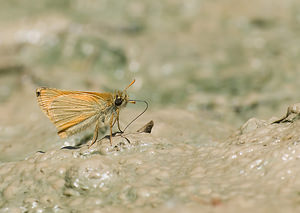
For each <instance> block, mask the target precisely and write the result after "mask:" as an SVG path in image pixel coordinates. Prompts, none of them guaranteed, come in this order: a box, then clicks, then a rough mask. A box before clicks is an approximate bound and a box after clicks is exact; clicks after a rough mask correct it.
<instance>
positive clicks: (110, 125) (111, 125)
mask: <svg viewBox="0 0 300 213" xmlns="http://www.w3.org/2000/svg"><path fill="white" fill-rule="evenodd" d="M113 121H114V113H112V114H111V117H110V124H109V129H110V138H109V139H110V140H109V141H110V145H111V146H112V142H111V139H112V128H113V124H114V122H113Z"/></svg>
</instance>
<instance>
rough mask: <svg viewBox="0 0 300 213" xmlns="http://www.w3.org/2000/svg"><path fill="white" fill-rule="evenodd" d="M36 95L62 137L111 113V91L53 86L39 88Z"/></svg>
mask: <svg viewBox="0 0 300 213" xmlns="http://www.w3.org/2000/svg"><path fill="white" fill-rule="evenodd" d="M36 96H37V99H38V103H39V105H40V107H41V109H42V110H43V111H44V112H45V114H46V115H47V117H48V118H49V119H50V120H51V121H52V122H53V123H54V125H55V126H56V128H57V129H58V135H59V136H60V137H62V138H64V137H67V136H70V135H73V134H75V133H77V132H79V131H81V130H83V129H85V128H87V127H88V126H90V125H92V124H93V123H95V122H96V121H97V120H98V119H99V118H100V117H101V116H105V115H106V114H107V113H109V112H110V111H111V106H112V99H113V97H112V94H111V93H96V92H80V91H62V90H57V89H51V88H38V89H37V90H36Z"/></svg>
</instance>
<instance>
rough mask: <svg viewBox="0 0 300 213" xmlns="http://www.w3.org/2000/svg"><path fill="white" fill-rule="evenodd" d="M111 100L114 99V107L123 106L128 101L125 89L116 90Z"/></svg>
mask: <svg viewBox="0 0 300 213" xmlns="http://www.w3.org/2000/svg"><path fill="white" fill-rule="evenodd" d="M113 100H114V105H115V107H117V108H123V107H125V106H126V105H127V103H128V95H127V93H126V91H116V92H115V93H114V97H113Z"/></svg>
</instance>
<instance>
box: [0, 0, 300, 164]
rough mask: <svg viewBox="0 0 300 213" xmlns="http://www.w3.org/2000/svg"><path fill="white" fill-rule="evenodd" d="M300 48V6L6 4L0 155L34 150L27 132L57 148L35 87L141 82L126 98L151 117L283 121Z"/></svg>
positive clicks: (1, 9) (292, 2) (203, 0)
mask: <svg viewBox="0 0 300 213" xmlns="http://www.w3.org/2000/svg"><path fill="white" fill-rule="evenodd" d="M299 43H300V2H299V1H297V0H289V1H282V0H252V1H245V0H226V1H222V0H184V1H179V0H165V1H152V0H142V1H141V0H130V1H125V0H118V1H115V0H72V1H71V0H45V1H38V0H31V1H24V0H10V1H1V2H0V116H1V119H0V142H1V144H0V151H1V153H12V150H17V148H16V147H19V148H20V150H22V149H23V148H24V144H25V145H26V146H29V147H31V149H32V150H36V147H32V146H34V145H29V144H36V143H33V142H32V141H33V140H34V139H33V136H32V135H30V134H29V133H32V134H36V133H37V132H38V133H39V135H45V136H44V137H45V138H48V140H49V141H47V139H45V141H43V143H45V144H49V143H50V141H51V140H53V137H52V136H51V135H53V134H54V132H55V129H54V127H53V129H51V130H49V129H47V128H45V127H44V128H42V129H41V126H42V125H44V123H46V124H45V125H46V126H47V125H48V126H49V127H50V126H51V124H50V123H49V121H47V119H46V118H44V117H43V116H44V115H42V113H41V111H40V109H39V108H38V106H37V103H36V99H35V88H37V87H39V86H47V87H54V88H59V89H66V90H88V91H99V92H101V91H113V90H115V89H123V88H124V87H126V86H127V85H128V84H129V83H130V82H131V81H132V79H136V83H135V84H134V86H132V87H131V88H130V89H129V91H128V92H129V94H130V96H131V97H133V98H138V99H144V100H147V101H149V103H150V110H149V111H150V112H152V113H155V111H157V110H162V109H164V110H168V109H173V108H176V109H183V110H187V111H191V112H193V113H195V114H196V115H197V113H198V112H200V111H201V112H202V113H203V112H204V113H208V114H210V115H211V116H212V117H213V118H214V119H215V120H217V121H220V122H223V124H224V125H231V126H233V127H234V128H238V127H239V126H240V125H241V124H242V123H244V122H246V120H248V119H249V118H251V117H257V118H260V119H269V118H270V117H272V116H277V117H279V116H281V115H282V114H284V113H285V110H286V107H287V106H288V105H289V104H292V103H296V102H299V98H300V93H299V92H298V91H299V86H300V81H299V77H300V64H299V59H300V45H299ZM174 116H175V117H176V115H174ZM199 119H201V117H200V116H199ZM51 127H52V126H51ZM48 136H49V137H48ZM50 136H51V137H52V138H51V137H50ZM36 140H38V139H36ZM26 141H27V142H26ZM42 147H43V146H42ZM17 153H18V152H15V153H14V154H15V155H16V154H17ZM8 155H11V154H8ZM8 155H7V156H5V157H3V156H4V155H2V160H3V159H6V160H7V159H9V157H8ZM19 156H20V155H19Z"/></svg>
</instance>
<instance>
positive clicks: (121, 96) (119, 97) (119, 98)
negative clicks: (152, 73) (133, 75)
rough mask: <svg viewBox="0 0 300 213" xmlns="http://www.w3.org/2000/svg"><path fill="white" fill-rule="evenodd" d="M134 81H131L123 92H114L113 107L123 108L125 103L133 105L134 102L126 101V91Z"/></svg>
mask: <svg viewBox="0 0 300 213" xmlns="http://www.w3.org/2000/svg"><path fill="white" fill-rule="evenodd" d="M134 82H135V80H133V81H132V82H131V83H130V84H129V85H128V86H127V87H126V88H125V89H124V90H123V91H119V90H118V91H116V92H115V93H114V96H113V101H114V105H115V107H117V108H123V107H125V106H126V105H127V103H128V102H129V103H133V104H135V101H132V100H128V95H127V92H126V90H127V89H128V88H129V87H130V86H131V85H132V84H134Z"/></svg>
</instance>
